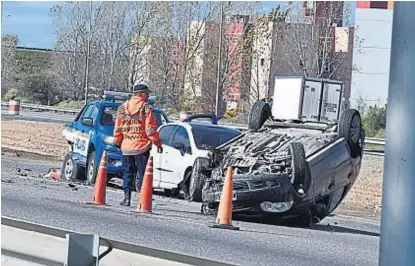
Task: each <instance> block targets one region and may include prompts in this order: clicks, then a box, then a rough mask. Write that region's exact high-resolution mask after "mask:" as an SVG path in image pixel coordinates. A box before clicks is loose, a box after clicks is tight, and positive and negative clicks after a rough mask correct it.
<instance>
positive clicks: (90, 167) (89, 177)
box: [86, 151, 98, 185]
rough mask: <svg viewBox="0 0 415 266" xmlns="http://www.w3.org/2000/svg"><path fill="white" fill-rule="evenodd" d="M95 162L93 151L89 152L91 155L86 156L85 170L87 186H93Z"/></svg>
mask: <svg viewBox="0 0 415 266" xmlns="http://www.w3.org/2000/svg"><path fill="white" fill-rule="evenodd" d="M96 163H97V162H96V160H95V151H93V152H91V154H90V155H89V156H88V162H87V168H86V169H87V170H86V182H87V183H88V184H89V185H94V184H95V180H96V179H97V172H98V167H97V166H96Z"/></svg>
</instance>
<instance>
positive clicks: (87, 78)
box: [85, 1, 92, 104]
mask: <svg viewBox="0 0 415 266" xmlns="http://www.w3.org/2000/svg"><path fill="white" fill-rule="evenodd" d="M91 31H92V1H89V30H88V40H87V48H86V49H87V50H86V58H85V104H87V103H88V86H89V53H90V50H91Z"/></svg>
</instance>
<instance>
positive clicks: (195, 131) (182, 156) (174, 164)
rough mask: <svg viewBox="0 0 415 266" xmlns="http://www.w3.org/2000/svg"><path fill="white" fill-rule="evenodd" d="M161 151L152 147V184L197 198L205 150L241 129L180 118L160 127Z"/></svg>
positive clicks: (197, 199) (200, 185)
mask: <svg viewBox="0 0 415 266" xmlns="http://www.w3.org/2000/svg"><path fill="white" fill-rule="evenodd" d="M158 131H159V134H160V139H161V140H162V141H163V152H162V153H157V148H156V147H153V150H152V151H151V154H152V156H153V187H154V189H164V190H165V191H170V192H173V194H177V193H178V192H180V190H181V191H183V193H184V195H185V198H186V199H190V200H193V201H198V202H200V201H201V200H202V187H203V184H204V177H203V171H202V170H201V169H202V168H203V167H204V163H205V162H207V161H208V160H207V154H208V152H209V150H212V149H214V148H216V147H218V146H219V145H221V144H223V143H225V142H227V141H229V140H230V139H232V138H234V137H236V136H238V135H239V134H241V132H240V131H238V130H236V129H233V128H229V127H225V126H218V125H213V124H208V123H203V122H202V123H197V122H179V123H175V124H166V125H163V126H161V127H160V128H159V129H158Z"/></svg>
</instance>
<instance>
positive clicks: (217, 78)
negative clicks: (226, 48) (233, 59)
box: [215, 1, 223, 116]
mask: <svg viewBox="0 0 415 266" xmlns="http://www.w3.org/2000/svg"><path fill="white" fill-rule="evenodd" d="M222 27H223V1H222V2H221V3H220V25H219V52H218V71H217V74H216V108H215V113H216V116H219V99H220V98H219V87H220V70H221V66H222Z"/></svg>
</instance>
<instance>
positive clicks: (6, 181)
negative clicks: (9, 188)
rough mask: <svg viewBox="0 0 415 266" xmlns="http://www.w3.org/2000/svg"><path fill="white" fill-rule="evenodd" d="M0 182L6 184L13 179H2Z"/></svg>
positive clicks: (10, 182)
mask: <svg viewBox="0 0 415 266" xmlns="http://www.w3.org/2000/svg"><path fill="white" fill-rule="evenodd" d="M1 182H2V183H6V184H13V183H14V182H15V181H13V180H11V179H2V180H1Z"/></svg>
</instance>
